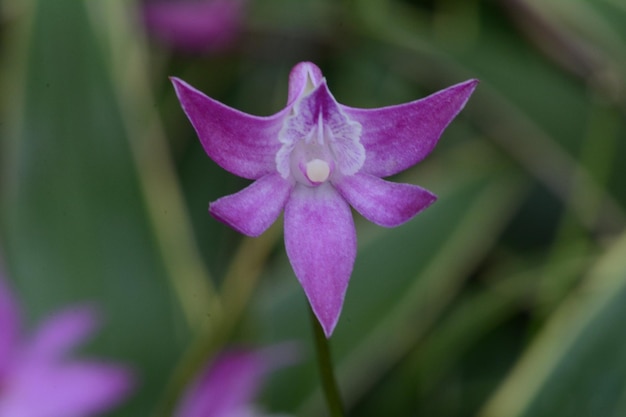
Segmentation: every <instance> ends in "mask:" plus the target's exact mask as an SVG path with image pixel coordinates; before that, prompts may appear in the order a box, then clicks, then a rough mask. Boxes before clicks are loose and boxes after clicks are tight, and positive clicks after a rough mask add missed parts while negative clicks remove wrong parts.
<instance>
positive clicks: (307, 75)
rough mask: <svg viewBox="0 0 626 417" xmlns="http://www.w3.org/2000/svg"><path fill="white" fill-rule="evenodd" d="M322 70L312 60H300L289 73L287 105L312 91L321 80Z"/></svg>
mask: <svg viewBox="0 0 626 417" xmlns="http://www.w3.org/2000/svg"><path fill="white" fill-rule="evenodd" d="M323 79H324V78H323V77H322V71H321V70H320V69H319V68H318V67H317V65H315V64H313V63H312V62H300V63H299V64H298V65H296V66H295V67H293V69H292V70H291V72H290V73H289V95H288V98H287V105H291V104H293V103H294V102H295V101H297V100H298V99H299V98H301V97H303V96H304V95H306V94H308V93H309V92H311V91H313V90H314V89H315V88H316V87H317V86H318V85H319V84H320V83H321V82H322V80H323Z"/></svg>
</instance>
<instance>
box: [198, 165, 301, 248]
mask: <svg viewBox="0 0 626 417" xmlns="http://www.w3.org/2000/svg"><path fill="white" fill-rule="evenodd" d="M292 187H293V185H292V182H290V181H289V180H285V179H284V178H283V177H281V176H280V175H279V174H278V173H274V174H269V175H266V176H264V177H261V178H259V179H258V180H256V181H255V182H253V183H252V184H250V185H249V186H248V187H246V188H244V189H243V190H241V191H239V192H238V193H236V194H231V195H228V196H226V197H222V198H220V199H218V200H216V201H214V202H213V203H211V204H210V205H209V212H210V213H211V214H212V215H213V216H214V217H215V218H216V219H218V220H219V221H221V222H222V223H225V224H227V225H229V226H230V227H232V228H233V229H235V230H237V231H238V232H240V233H243V234H244V235H248V236H253V237H256V236H259V235H261V234H262V233H263V232H265V231H266V230H267V228H268V227H270V226H271V225H272V223H274V222H275V221H276V219H277V218H278V216H279V215H280V213H281V211H282V210H283V207H285V202H286V201H287V198H288V197H289V193H290V191H291V188H292Z"/></svg>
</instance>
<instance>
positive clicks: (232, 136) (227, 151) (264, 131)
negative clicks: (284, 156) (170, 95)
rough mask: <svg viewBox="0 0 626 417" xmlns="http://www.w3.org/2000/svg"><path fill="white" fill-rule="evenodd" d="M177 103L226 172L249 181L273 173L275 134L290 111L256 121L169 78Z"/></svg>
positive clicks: (205, 146) (251, 116) (277, 144)
mask: <svg viewBox="0 0 626 417" xmlns="http://www.w3.org/2000/svg"><path fill="white" fill-rule="evenodd" d="M171 80H172V83H173V84H174V88H175V89H176V94H177V95H178V99H179V100H180V102H181V105H182V106H183V110H184V111H185V113H186V114H187V117H189V120H190V121H191V124H192V125H193V127H194V129H195V130H196V132H197V134H198V137H199V138H200V142H201V143H202V146H203V147H204V150H205V152H206V153H207V155H209V156H210V157H211V159H213V160H214V161H215V162H216V163H217V164H218V165H220V166H221V167H222V168H224V169H225V170H227V171H229V172H231V173H233V174H235V175H238V176H240V177H244V178H248V179H257V178H260V177H262V176H263V175H266V174H269V173H272V172H276V161H275V157H276V152H278V149H279V148H280V146H281V144H280V142H279V141H278V133H279V132H280V129H281V127H282V122H283V119H284V116H285V115H286V114H287V112H288V110H289V108H285V109H284V110H282V111H280V112H278V113H276V114H274V115H273V116H269V117H259V116H253V115H250V114H246V113H243V112H241V111H239V110H236V109H233V108H231V107H228V106H226V105H224V104H222V103H220V102H218V101H216V100H213V99H212V98H210V97H208V96H206V95H205V94H203V93H202V92H200V91H198V90H196V89H195V88H193V87H191V86H190V85H189V84H187V83H185V82H184V81H182V80H179V79H178V78H175V77H172V78H171Z"/></svg>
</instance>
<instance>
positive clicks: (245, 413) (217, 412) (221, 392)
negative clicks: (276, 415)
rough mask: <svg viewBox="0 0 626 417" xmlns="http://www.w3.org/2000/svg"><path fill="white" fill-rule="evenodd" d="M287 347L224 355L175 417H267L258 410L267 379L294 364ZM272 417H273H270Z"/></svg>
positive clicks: (194, 387)
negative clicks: (256, 399)
mask: <svg viewBox="0 0 626 417" xmlns="http://www.w3.org/2000/svg"><path fill="white" fill-rule="evenodd" d="M293 359H295V357H294V352H293V351H292V349H289V348H288V347H286V346H278V347H274V348H269V349H262V350H245V349H233V350H229V351H225V352H223V353H222V354H220V355H219V356H218V357H217V358H216V359H215V360H214V361H213V362H212V363H211V364H210V365H209V366H207V367H206V368H205V370H204V371H203V372H202V374H201V375H200V376H199V377H198V379H197V380H196V381H195V382H194V383H193V384H192V385H191V387H190V388H189V389H188V390H187V392H186V393H185V395H184V397H183V400H182V401H181V403H180V406H179V407H178V409H177V411H176V413H175V414H174V415H175V417H263V416H267V415H266V414H263V413H261V412H260V411H259V410H257V409H256V408H255V407H254V404H253V401H254V398H255V397H256V396H257V394H258V392H259V390H260V388H261V385H262V382H263V379H265V377H266V375H267V374H268V373H269V372H270V371H272V370H274V369H275V368H276V367H279V366H282V365H285V364H287V363H289V362H292V361H293ZM267 417H269V416H267Z"/></svg>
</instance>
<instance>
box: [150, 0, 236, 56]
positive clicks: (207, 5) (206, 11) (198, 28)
mask: <svg viewBox="0 0 626 417" xmlns="http://www.w3.org/2000/svg"><path fill="white" fill-rule="evenodd" d="M244 5H245V0H178V1H176V0H156V1H154V2H149V3H146V4H145V5H144V8H143V17H144V22H145V24H146V27H147V28H148V30H149V31H150V33H152V34H153V35H154V36H155V37H156V38H158V39H160V40H161V41H163V42H164V43H166V44H168V45H169V46H171V47H173V48H176V49H181V50H184V51H187V52H196V53H202V52H214V51H217V50H221V49H224V48H227V47H228V46H230V45H231V44H232V42H233V41H234V40H235V39H236V37H237V35H238V33H239V30H240V27H241V21H242V17H243V11H244Z"/></svg>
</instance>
